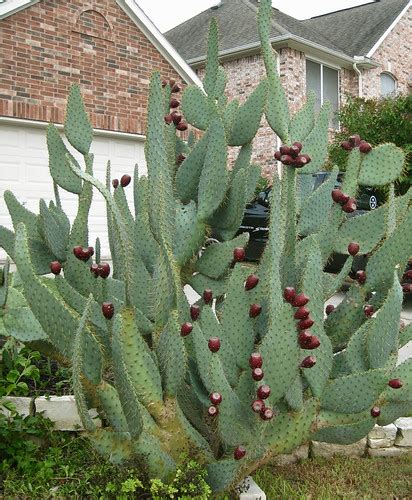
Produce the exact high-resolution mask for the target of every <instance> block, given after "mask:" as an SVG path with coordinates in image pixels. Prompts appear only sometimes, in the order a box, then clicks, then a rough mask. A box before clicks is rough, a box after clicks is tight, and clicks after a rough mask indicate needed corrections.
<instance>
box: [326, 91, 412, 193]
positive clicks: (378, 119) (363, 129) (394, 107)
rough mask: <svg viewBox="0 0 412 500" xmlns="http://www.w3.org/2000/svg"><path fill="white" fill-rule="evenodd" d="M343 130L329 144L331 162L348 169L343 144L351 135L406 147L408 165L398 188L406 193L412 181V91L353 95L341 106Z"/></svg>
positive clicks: (406, 163)
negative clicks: (365, 96)
mask: <svg viewBox="0 0 412 500" xmlns="http://www.w3.org/2000/svg"><path fill="white" fill-rule="evenodd" d="M338 115H339V121H340V126H341V131H340V132H338V133H337V134H336V135H335V137H334V140H333V142H332V144H331V146H330V148H329V163H330V165H331V166H333V165H337V166H338V167H339V170H340V171H344V170H345V169H346V162H347V156H348V153H347V152H346V151H344V150H342V148H341V146H340V144H341V142H342V141H343V140H346V139H347V137H348V136H351V135H353V134H359V135H360V136H361V137H362V138H363V139H364V140H366V141H367V142H369V143H370V144H372V146H377V145H378V144H382V143H385V142H392V143H394V144H396V145H397V146H399V147H400V148H402V149H403V150H404V151H405V154H406V156H405V169H404V172H403V175H402V176H401V177H400V178H399V179H398V180H397V181H396V187H397V192H398V193H399V194H404V193H406V191H407V190H408V188H409V186H410V185H411V183H412V119H411V118H412V94H409V95H397V96H392V97H386V98H374V99H365V98H360V97H349V98H348V101H347V103H346V104H345V105H343V106H342V107H341V109H340V110H339V113H338Z"/></svg>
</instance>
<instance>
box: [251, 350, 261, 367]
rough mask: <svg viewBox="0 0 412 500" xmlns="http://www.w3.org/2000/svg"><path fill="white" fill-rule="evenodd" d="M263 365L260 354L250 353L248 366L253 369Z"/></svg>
mask: <svg viewBox="0 0 412 500" xmlns="http://www.w3.org/2000/svg"><path fill="white" fill-rule="evenodd" d="M262 364H263V359H262V355H261V354H260V352H252V354H251V355H250V358H249V366H250V367H251V368H252V369H253V368H261V367H262Z"/></svg>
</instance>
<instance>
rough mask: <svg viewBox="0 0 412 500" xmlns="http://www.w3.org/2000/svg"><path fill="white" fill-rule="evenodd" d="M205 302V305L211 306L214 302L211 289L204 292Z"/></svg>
mask: <svg viewBox="0 0 412 500" xmlns="http://www.w3.org/2000/svg"><path fill="white" fill-rule="evenodd" d="M203 300H204V301H205V304H211V303H212V300H213V292H212V290H210V288H206V290H205V291H204V292H203Z"/></svg>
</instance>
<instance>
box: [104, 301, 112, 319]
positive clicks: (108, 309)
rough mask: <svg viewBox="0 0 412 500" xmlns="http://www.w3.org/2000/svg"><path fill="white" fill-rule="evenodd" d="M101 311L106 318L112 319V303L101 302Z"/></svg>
mask: <svg viewBox="0 0 412 500" xmlns="http://www.w3.org/2000/svg"><path fill="white" fill-rule="evenodd" d="M102 313H103V316H104V317H105V318H106V319H112V318H113V314H114V305H113V304H112V303H111V302H103V304H102Z"/></svg>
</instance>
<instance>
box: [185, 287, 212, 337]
mask: <svg viewBox="0 0 412 500" xmlns="http://www.w3.org/2000/svg"><path fill="white" fill-rule="evenodd" d="M206 292H207V293H206ZM209 292H210V293H212V291H211V290H205V291H204V292H203V295H205V294H206V298H207V299H208V298H209ZM210 300H211V299H210ZM205 302H206V301H205ZM199 316H200V306H199V305H198V304H193V305H191V306H190V317H191V319H192V321H196V320H197V319H198V318H199ZM192 330H193V325H192V323H190V322H189V321H186V322H185V323H183V324H182V325H181V327H180V335H181V336H182V337H187V335H189V334H190V333H192Z"/></svg>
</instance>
